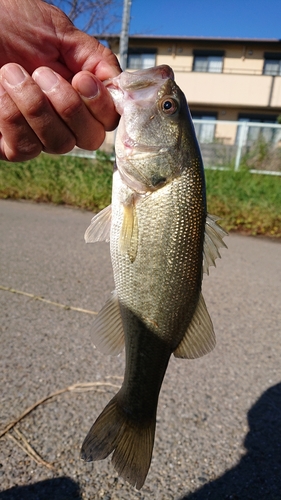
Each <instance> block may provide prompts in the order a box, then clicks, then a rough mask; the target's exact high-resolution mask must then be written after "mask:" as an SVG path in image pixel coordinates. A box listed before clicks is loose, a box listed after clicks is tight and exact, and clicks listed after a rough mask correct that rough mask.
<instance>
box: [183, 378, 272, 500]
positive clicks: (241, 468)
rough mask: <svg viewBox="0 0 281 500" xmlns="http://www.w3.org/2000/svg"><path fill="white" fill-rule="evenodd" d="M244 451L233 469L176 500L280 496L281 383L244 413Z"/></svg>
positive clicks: (251, 499)
mask: <svg viewBox="0 0 281 500" xmlns="http://www.w3.org/2000/svg"><path fill="white" fill-rule="evenodd" d="M248 422H249V428H250V430H249V432H248V434H247V436H246V438H245V442H244V445H245V448H246V449H247V453H246V454H245V455H244V456H243V458H242V459H241V461H240V462H239V463H238V464H237V466H236V467H234V468H233V469H230V470H228V471H227V472H226V473H225V474H224V475H223V476H221V477H220V478H218V479H216V480H215V481H212V482H210V483H207V484H205V485H204V486H202V488H200V489H199V490H197V491H196V492H195V493H190V494H187V495H185V496H184V497H181V499H180V500H227V499H229V500H265V499H266V500H280V499H281V383H280V384H277V385H275V386H273V387H271V388H270V389H268V390H267V391H265V392H264V393H263V395H262V396H261V397H260V398H259V399H258V401H257V402H256V403H255V404H254V405H253V406H252V408H251V409H250V410H249V412H248Z"/></svg>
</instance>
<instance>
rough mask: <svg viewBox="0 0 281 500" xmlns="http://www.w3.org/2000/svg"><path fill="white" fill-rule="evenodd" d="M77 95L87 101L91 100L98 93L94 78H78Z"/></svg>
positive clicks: (87, 76) (84, 76) (88, 76)
mask: <svg viewBox="0 0 281 500" xmlns="http://www.w3.org/2000/svg"><path fill="white" fill-rule="evenodd" d="M77 90H78V92H79V94H81V95H82V96H83V97H86V98H87V99H93V97H96V96H97V94H98V92H99V87H98V84H97V82H96V81H95V79H94V78H92V77H91V76H90V75H83V76H81V77H80V80H79V84H77Z"/></svg>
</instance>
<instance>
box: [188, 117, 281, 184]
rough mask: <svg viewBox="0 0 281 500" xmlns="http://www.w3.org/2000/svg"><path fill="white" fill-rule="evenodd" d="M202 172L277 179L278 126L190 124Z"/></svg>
mask: <svg viewBox="0 0 281 500" xmlns="http://www.w3.org/2000/svg"><path fill="white" fill-rule="evenodd" d="M193 123H194V127H195V131H196V135H197V138H198V141H199V144H200V148H201V152H202V156H203V160H204V165H205V168H222V169H225V168H227V169H234V170H239V169H240V168H242V167H245V168H247V169H249V170H250V171H251V172H253V173H266V174H272V175H281V125H277V124H273V123H257V122H250V121H246V120H245V121H244V120H241V121H227V120H211V119H210V120H209V119H204V120H201V119H194V120H193Z"/></svg>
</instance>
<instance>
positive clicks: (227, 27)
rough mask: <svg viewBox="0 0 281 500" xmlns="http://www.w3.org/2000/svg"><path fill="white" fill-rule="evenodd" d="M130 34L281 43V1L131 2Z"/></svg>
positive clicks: (147, 0)
mask: <svg viewBox="0 0 281 500" xmlns="http://www.w3.org/2000/svg"><path fill="white" fill-rule="evenodd" d="M130 33H131V34H153V35H155V34H156V35H183V36H212V37H231V38H235V37H239V38H278V39H281V0H161V1H160V0H132V8H131V24H130Z"/></svg>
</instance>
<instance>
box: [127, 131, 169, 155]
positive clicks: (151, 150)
mask: <svg viewBox="0 0 281 500" xmlns="http://www.w3.org/2000/svg"><path fill="white" fill-rule="evenodd" d="M121 142H122V145H123V147H124V155H122V156H133V157H134V158H137V157H143V156H145V157H146V156H155V155H158V154H161V153H167V151H168V148H167V147H165V146H162V145H160V146H159V145H158V146H154V145H147V144H141V143H139V142H136V141H135V140H134V139H132V138H131V137H129V136H126V137H125V138H123V139H121Z"/></svg>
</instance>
